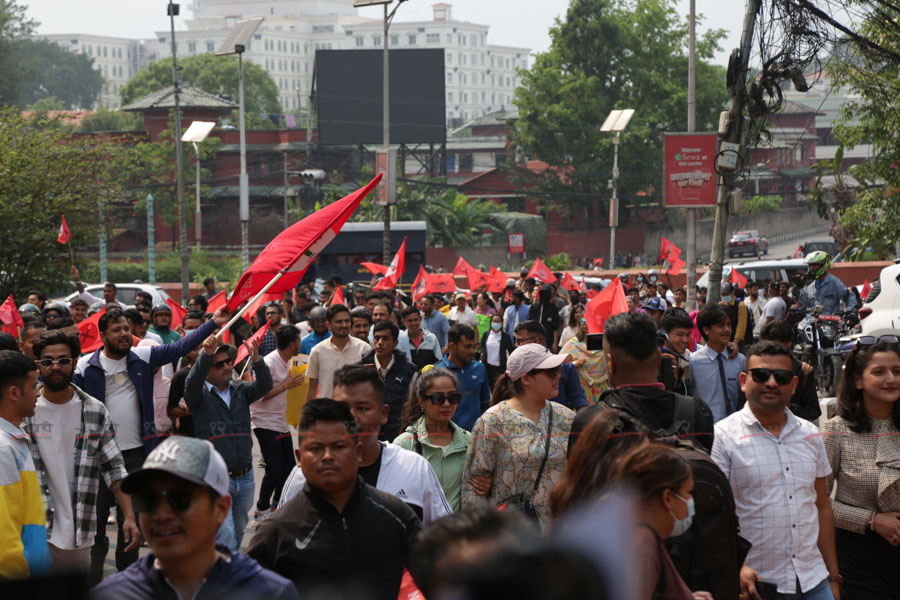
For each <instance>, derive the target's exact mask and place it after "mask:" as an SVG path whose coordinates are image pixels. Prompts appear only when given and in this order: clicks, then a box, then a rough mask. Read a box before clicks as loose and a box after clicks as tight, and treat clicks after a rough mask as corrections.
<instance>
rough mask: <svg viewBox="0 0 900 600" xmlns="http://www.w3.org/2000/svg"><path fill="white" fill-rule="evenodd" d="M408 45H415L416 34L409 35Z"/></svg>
mask: <svg viewBox="0 0 900 600" xmlns="http://www.w3.org/2000/svg"><path fill="white" fill-rule="evenodd" d="M409 45H410V46H415V45H416V34H414V33H411V34H409Z"/></svg>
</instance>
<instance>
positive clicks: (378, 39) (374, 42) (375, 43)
mask: <svg viewBox="0 0 900 600" xmlns="http://www.w3.org/2000/svg"><path fill="white" fill-rule="evenodd" d="M372 45H373V46H380V45H381V36H380V35H376V36H373V37H372Z"/></svg>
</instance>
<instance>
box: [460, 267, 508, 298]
mask: <svg viewBox="0 0 900 600" xmlns="http://www.w3.org/2000/svg"><path fill="white" fill-rule="evenodd" d="M466 278H467V279H468V280H469V290H470V291H471V292H472V293H473V294H474V293H475V290H477V289H480V288H482V287H484V286H486V285H490V283H491V281H493V279H491V276H490V275H488V274H487V273H485V272H483V271H479V270H478V269H469V272H468V273H467V274H466ZM503 283H504V284H505V283H506V282H505V281H504V282H503Z"/></svg>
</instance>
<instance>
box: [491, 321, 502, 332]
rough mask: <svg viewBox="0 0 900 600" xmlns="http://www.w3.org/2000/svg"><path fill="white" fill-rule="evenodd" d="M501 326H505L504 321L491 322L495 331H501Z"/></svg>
mask: <svg viewBox="0 0 900 600" xmlns="http://www.w3.org/2000/svg"><path fill="white" fill-rule="evenodd" d="M501 327H503V323H491V329H493V330H494V331H500V328H501Z"/></svg>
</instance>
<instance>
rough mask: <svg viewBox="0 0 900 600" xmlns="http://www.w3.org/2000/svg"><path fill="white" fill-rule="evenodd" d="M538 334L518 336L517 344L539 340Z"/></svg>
mask: <svg viewBox="0 0 900 600" xmlns="http://www.w3.org/2000/svg"><path fill="white" fill-rule="evenodd" d="M537 339H538V338H537V336H534V337H527V338H516V346H521V345H523V344H530V343H531V342H533V341H535V340H537Z"/></svg>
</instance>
